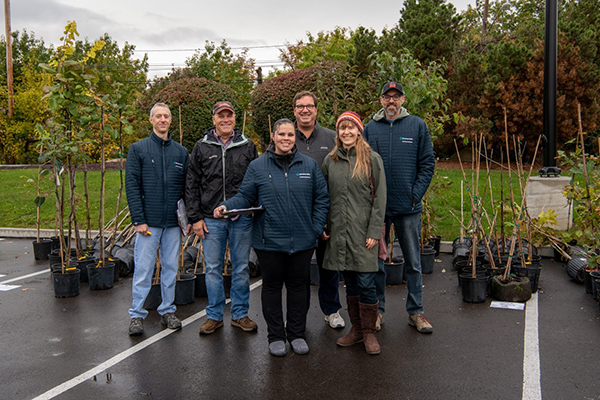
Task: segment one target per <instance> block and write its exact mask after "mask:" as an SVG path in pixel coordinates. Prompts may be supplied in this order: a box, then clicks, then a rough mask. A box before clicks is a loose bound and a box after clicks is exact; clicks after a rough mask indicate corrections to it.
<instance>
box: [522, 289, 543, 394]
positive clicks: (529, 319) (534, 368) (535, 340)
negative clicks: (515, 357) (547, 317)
mask: <svg viewBox="0 0 600 400" xmlns="http://www.w3.org/2000/svg"><path fill="white" fill-rule="evenodd" d="M524 347H525V351H524V356H523V400H541V398H542V384H541V380H540V377H541V373H540V341H539V332H538V294H537V292H536V293H533V294H532V295H531V299H529V301H528V302H527V308H526V309H525V346H524Z"/></svg>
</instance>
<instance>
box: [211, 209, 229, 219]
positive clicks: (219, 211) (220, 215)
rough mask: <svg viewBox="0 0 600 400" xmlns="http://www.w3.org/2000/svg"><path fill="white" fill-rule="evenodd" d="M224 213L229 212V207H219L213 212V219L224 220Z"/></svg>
mask: <svg viewBox="0 0 600 400" xmlns="http://www.w3.org/2000/svg"><path fill="white" fill-rule="evenodd" d="M223 211H227V207H225V206H219V207H217V208H215V209H214V210H213V217H215V218H223Z"/></svg>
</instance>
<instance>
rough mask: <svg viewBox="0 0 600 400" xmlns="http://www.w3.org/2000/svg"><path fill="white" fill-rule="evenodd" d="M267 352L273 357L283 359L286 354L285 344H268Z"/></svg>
mask: <svg viewBox="0 0 600 400" xmlns="http://www.w3.org/2000/svg"><path fill="white" fill-rule="evenodd" d="M269 352H270V353H271V355H273V356H275V357H283V356H285V354H286V353H287V351H286V349H285V342H284V341H283V340H276V341H275V342H271V343H269Z"/></svg>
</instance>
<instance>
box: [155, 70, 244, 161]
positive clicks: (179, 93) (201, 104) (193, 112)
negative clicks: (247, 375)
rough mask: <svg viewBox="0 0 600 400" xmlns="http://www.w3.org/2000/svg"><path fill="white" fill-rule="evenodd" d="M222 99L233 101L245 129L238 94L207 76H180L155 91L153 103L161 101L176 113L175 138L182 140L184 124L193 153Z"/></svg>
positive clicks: (185, 133) (172, 112)
mask: <svg viewBox="0 0 600 400" xmlns="http://www.w3.org/2000/svg"><path fill="white" fill-rule="evenodd" d="M220 100H228V101H231V102H232V104H233V106H234V109H235V113H236V117H237V119H236V126H237V127H238V128H240V129H242V125H243V115H244V111H243V109H242V106H241V105H240V103H239V101H238V99H237V93H235V92H234V91H233V89H231V88H230V87H229V86H228V85H225V84H222V83H218V82H215V81H211V80H208V79H206V78H185V79H179V80H177V81H175V82H173V83H171V84H170V85H168V86H166V87H165V88H164V89H162V90H161V91H160V92H158V93H156V95H155V96H154V99H152V102H151V103H152V104H154V103H156V102H159V101H160V102H164V103H166V104H168V105H169V106H170V108H171V114H172V115H173V121H172V123H171V135H172V138H173V140H175V141H179V135H180V131H179V127H180V126H181V130H182V132H183V142H182V144H183V145H184V146H185V147H186V148H187V149H188V150H189V151H190V152H191V151H192V149H193V148H194V145H195V144H196V142H197V141H198V140H199V139H201V138H202V137H203V136H204V132H205V131H206V129H208V128H210V127H211V126H213V121H212V108H213V106H214V104H215V103H216V102H217V101H220ZM180 107H181V119H180V118H179V109H180ZM180 121H181V122H180Z"/></svg>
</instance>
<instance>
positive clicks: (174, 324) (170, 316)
mask: <svg viewBox="0 0 600 400" xmlns="http://www.w3.org/2000/svg"><path fill="white" fill-rule="evenodd" d="M160 323H161V324H163V325H166V326H167V328H169V329H181V321H180V320H179V318H177V317H176V316H175V314H174V313H166V314H163V315H162V316H161V317H160Z"/></svg>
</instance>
